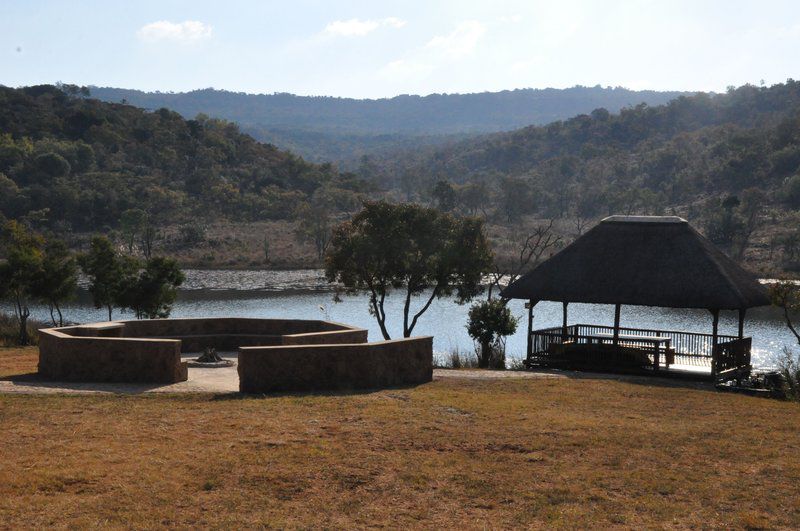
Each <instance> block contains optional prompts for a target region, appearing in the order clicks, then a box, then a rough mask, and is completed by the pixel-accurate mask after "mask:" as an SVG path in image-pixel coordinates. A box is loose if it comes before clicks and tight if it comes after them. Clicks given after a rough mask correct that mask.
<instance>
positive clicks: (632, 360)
mask: <svg viewBox="0 0 800 531" xmlns="http://www.w3.org/2000/svg"><path fill="white" fill-rule="evenodd" d="M528 345H529V351H528V356H527V360H526V362H525V364H526V365H527V366H528V367H537V366H538V367H558V366H571V365H582V366H595V367H598V368H599V367H615V366H617V367H623V368H625V367H627V368H636V367H639V368H642V369H651V370H654V371H659V370H669V369H670V367H673V368H674V367H675V366H678V367H682V368H684V369H689V370H693V371H698V372H702V373H704V372H705V370H703V369H706V368H707V370H708V373H707V374H708V375H709V376H710V375H712V374H716V375H717V376H720V375H722V374H723V373H725V372H728V371H736V370H740V369H743V368H746V367H749V365H750V346H751V338H738V337H736V336H727V335H718V336H717V346H716V350H715V348H714V336H713V335H712V334H704V333H698V332H684V331H676V330H654V329H648V328H627V327H620V328H619V332H618V336H617V339H616V343H615V339H614V327H611V326H602V325H589V324H574V325H569V326H567V327H563V326H559V327H554V328H546V329H541V330H533V331H531V337H530V341H529V342H528ZM715 363H716V365H715Z"/></svg>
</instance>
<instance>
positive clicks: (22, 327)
mask: <svg viewBox="0 0 800 531" xmlns="http://www.w3.org/2000/svg"><path fill="white" fill-rule="evenodd" d="M30 315H31V312H30V310H28V307H27V306H23V307H22V309H21V311H20V314H19V344H20V345H22V346H23V347H24V346H26V345H28V344H29V343H30V341H31V339H30V337H29V336H28V317H30Z"/></svg>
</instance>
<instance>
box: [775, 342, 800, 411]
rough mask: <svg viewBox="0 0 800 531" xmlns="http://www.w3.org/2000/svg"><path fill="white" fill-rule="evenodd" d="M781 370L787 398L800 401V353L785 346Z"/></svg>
mask: <svg viewBox="0 0 800 531" xmlns="http://www.w3.org/2000/svg"><path fill="white" fill-rule="evenodd" d="M779 370H780V373H781V376H783V392H784V394H785V395H786V398H787V399H789V400H794V401H796V402H800V354H795V353H794V351H793V350H792V349H790V348H789V347H785V348H784V349H783V359H782V360H781V362H780V365H779Z"/></svg>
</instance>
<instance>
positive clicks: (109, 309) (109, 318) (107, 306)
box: [106, 304, 111, 321]
mask: <svg viewBox="0 0 800 531" xmlns="http://www.w3.org/2000/svg"><path fill="white" fill-rule="evenodd" d="M106 308H108V320H109V321H110V320H111V305H110V304H108V305H106Z"/></svg>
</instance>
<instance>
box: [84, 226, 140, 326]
mask: <svg viewBox="0 0 800 531" xmlns="http://www.w3.org/2000/svg"><path fill="white" fill-rule="evenodd" d="M78 263H79V264H80V266H81V269H82V270H83V272H84V274H86V276H88V277H89V282H90V285H89V292H90V293H91V294H92V300H93V302H94V305H95V308H103V307H105V308H106V309H107V310H108V320H109V321H111V315H112V311H113V309H114V306H118V302H119V300H120V297H121V293H122V289H123V287H124V286H126V285H129V283H130V277H132V276H134V275H135V274H136V271H137V270H138V269H139V264H138V262H137V261H136V260H135V259H133V258H130V257H127V256H120V254H119V253H118V252H117V251H116V249H114V245H113V244H112V243H111V240H109V239H108V238H106V237H105V236H94V237H93V238H92V242H91V246H90V249H89V252H88V253H86V254H83V255H81V256H80V257H79V258H78Z"/></svg>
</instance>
